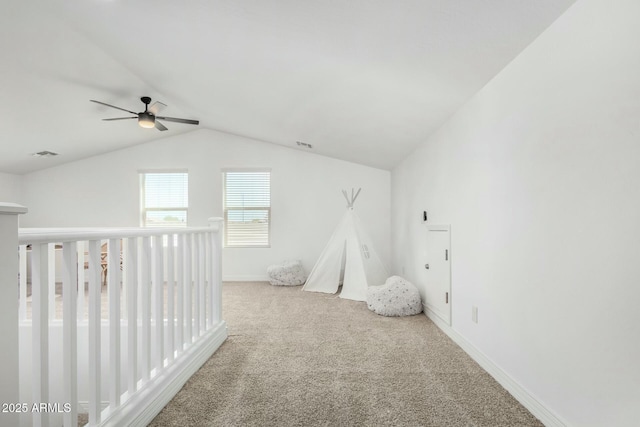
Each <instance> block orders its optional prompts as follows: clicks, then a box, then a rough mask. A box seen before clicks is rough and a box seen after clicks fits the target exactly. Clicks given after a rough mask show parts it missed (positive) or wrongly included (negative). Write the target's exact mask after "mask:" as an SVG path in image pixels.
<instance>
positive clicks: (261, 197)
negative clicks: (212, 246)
mask: <svg viewBox="0 0 640 427" xmlns="http://www.w3.org/2000/svg"><path fill="white" fill-rule="evenodd" d="M223 182H224V196H223V199H224V200H223V205H224V220H225V222H224V223H225V227H224V229H225V232H224V244H225V246H226V247H269V245H270V239H269V229H270V223H271V172H270V171H265V170H260V171H246V170H235V171H234V170H227V171H224V172H223Z"/></svg>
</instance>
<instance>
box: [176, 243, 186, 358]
mask: <svg viewBox="0 0 640 427" xmlns="http://www.w3.org/2000/svg"><path fill="white" fill-rule="evenodd" d="M185 246H186V236H185V235H184V234H180V235H178V247H177V248H176V249H177V254H176V261H177V268H176V270H177V271H176V276H177V278H178V281H177V286H176V288H177V289H176V297H177V298H176V299H177V301H176V305H177V317H178V320H177V324H178V325H177V327H176V350H177V354H180V353H182V351H183V350H184V342H185V337H184V335H185V334H184V329H185V321H184V306H185V302H184V294H185V292H186V291H185V282H186V279H185V272H184V264H185V255H184V248H185Z"/></svg>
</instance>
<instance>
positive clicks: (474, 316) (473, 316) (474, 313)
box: [471, 305, 478, 323]
mask: <svg viewBox="0 0 640 427" xmlns="http://www.w3.org/2000/svg"><path fill="white" fill-rule="evenodd" d="M471 320H472V321H473V323H478V307H476V306H475V305H474V306H473V307H471Z"/></svg>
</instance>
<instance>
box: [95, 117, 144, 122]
mask: <svg viewBox="0 0 640 427" xmlns="http://www.w3.org/2000/svg"><path fill="white" fill-rule="evenodd" d="M137 118H138V117H114V118H113V119H102V120H104V121H106V122H109V121H112V120H127V119H137Z"/></svg>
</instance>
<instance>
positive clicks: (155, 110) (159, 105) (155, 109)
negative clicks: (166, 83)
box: [148, 101, 167, 116]
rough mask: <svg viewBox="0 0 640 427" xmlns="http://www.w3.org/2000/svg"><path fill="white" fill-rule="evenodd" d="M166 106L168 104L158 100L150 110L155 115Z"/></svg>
mask: <svg viewBox="0 0 640 427" xmlns="http://www.w3.org/2000/svg"><path fill="white" fill-rule="evenodd" d="M166 107H167V104H163V103H162V102H159V101H156V102H154V103H153V104H152V105H151V107H149V110H148V111H149V112H150V113H151V114H153V115H154V116H157V115H158V113H159V112H160V111H162V110H164V109H165V108H166Z"/></svg>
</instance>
